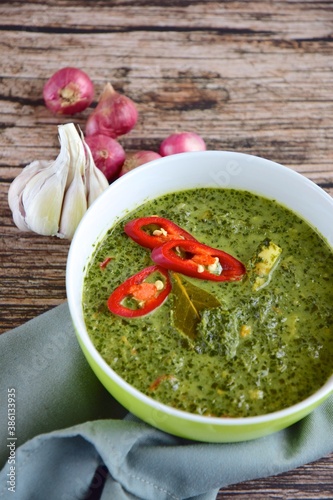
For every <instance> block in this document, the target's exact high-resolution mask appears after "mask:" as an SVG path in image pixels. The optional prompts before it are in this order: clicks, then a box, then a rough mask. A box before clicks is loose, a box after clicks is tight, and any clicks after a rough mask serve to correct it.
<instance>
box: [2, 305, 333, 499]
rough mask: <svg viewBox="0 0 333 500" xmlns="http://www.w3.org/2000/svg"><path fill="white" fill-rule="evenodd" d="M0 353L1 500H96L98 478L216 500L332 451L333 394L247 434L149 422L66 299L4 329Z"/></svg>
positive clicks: (118, 490)
mask: <svg viewBox="0 0 333 500" xmlns="http://www.w3.org/2000/svg"><path fill="white" fill-rule="evenodd" d="M0 352H1V367H0V376H1V389H0V390H1V396H0V401H1V406H0V423H1V425H0V434H1V436H0V437H1V448H0V449H1V467H2V470H1V472H0V499H1V500H3V499H7V498H8V499H9V498H10V499H11V498H13V491H14V490H15V492H16V496H14V498H19V499H20V500H46V499H47V500H72V499H82V500H83V499H88V498H90V499H92V498H93V496H94V492H96V491H97V490H98V489H99V491H100V488H101V485H104V488H103V490H102V494H101V499H102V500H110V499H112V500H113V499H115V500H123V499H126V500H128V499H131V500H133V499H138V498H139V499H144V500H150V499H151V500H164V499H165V500H180V499H196V500H215V498H216V496H217V493H218V490H219V488H220V487H223V486H227V485H230V484H235V483H237V482H241V481H245V480H249V479H254V478H259V477H267V476H270V475H274V474H278V473H280V472H284V471H287V470H290V469H293V468H295V467H297V466H299V465H301V464H304V463H308V462H311V461H313V460H316V459H318V458H320V457H322V456H324V455H326V454H327V453H330V452H332V451H333V433H332V424H333V396H331V397H330V398H329V399H328V400H326V402H325V403H324V404H322V405H321V406H320V407H319V408H318V409H316V410H315V411H314V412H312V414H311V415H309V416H308V417H306V418H304V419H303V420H302V421H301V422H298V423H297V424H295V425H293V426H292V427H289V428H288V429H285V430H283V431H280V432H277V433H275V434H273V435H271V436H267V437H264V438H260V439H256V440H253V441H248V442H242V443H232V444H207V443H200V442H196V441H189V440H185V439H180V438H177V437H174V436H171V435H169V434H167V433H164V432H161V431H159V430H157V429H154V428H153V427H150V426H149V425H147V424H145V423H143V422H141V421H140V420H139V419H137V418H136V417H134V416H132V415H131V414H128V413H127V412H126V410H124V409H123V408H122V407H121V406H120V405H119V404H118V403H117V402H116V401H115V400H114V399H113V398H112V397H111V396H110V395H109V394H108V393H107V392H106V391H105V390H104V388H103V387H102V386H101V384H100V383H99V381H98V380H97V379H96V377H95V375H94V374H93V372H92V371H91V369H90V367H89V365H88V364H87V362H86V361H85V358H84V357H83V355H82V353H81V351H80V348H79V346H78V343H77V340H76V337H75V333H74V330H73V327H72V323H71V319H70V315H69V311H68V307H67V304H66V303H65V304H62V305H61V306H58V307H56V308H54V309H52V310H51V311H49V312H47V313H45V314H43V315H41V316H39V317H38V318H35V319H33V320H31V321H29V322H28V323H26V324H25V325H23V326H20V327H18V328H16V329H15V330H12V331H10V332H7V333H5V334H3V335H1V336H0ZM9 409H10V411H9ZM8 423H9V424H10V425H9V424H8ZM10 432H11V433H12V435H11V434H10ZM11 488H12V491H11Z"/></svg>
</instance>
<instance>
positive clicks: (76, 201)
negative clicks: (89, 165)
mask: <svg viewBox="0 0 333 500" xmlns="http://www.w3.org/2000/svg"><path fill="white" fill-rule="evenodd" d="M86 211H87V199H86V193H85V186H84V183H83V180H82V176H81V173H80V171H79V170H75V172H74V177H73V180H72V182H71V183H70V185H69V187H68V189H67V191H66V193H65V196H64V200H63V206H62V211H61V219H60V227H59V231H58V233H57V236H59V238H68V239H72V238H73V236H74V233H75V230H76V228H77V226H78V225H79V222H80V220H81V219H82V217H83V216H84V214H85V213H86Z"/></svg>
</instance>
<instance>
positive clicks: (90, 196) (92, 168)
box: [82, 135, 109, 207]
mask: <svg viewBox="0 0 333 500" xmlns="http://www.w3.org/2000/svg"><path fill="white" fill-rule="evenodd" d="M82 142H83V144H84V147H85V150H86V170H85V175H86V180H87V182H86V186H87V193H86V194H87V202H88V207H90V205H91V204H92V203H93V202H94V201H95V200H96V198H98V196H99V195H100V194H101V193H102V192H103V191H105V189H106V188H108V187H109V182H108V180H107V178H106V177H105V175H104V174H103V172H102V171H101V170H100V169H99V168H97V167H96V165H95V162H94V159H93V156H92V153H91V150H90V148H89V146H88V144H87V143H86V142H85V140H84V138H83V135H82Z"/></svg>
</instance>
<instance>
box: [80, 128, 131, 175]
mask: <svg viewBox="0 0 333 500" xmlns="http://www.w3.org/2000/svg"><path fill="white" fill-rule="evenodd" d="M85 140H86V143H87V144H88V146H89V148H90V151H91V154H92V157H93V159H94V162H95V165H96V167H98V168H99V169H100V170H101V171H102V172H103V174H104V175H105V177H106V178H107V180H108V181H109V182H111V181H113V180H114V179H115V178H116V177H117V175H118V173H119V171H120V169H121V167H122V165H123V163H124V161H125V157H126V154H125V151H124V149H123V147H122V146H121V144H119V142H118V141H116V140H115V139H112V137H108V136H106V135H102V134H98V135H90V136H88V137H86V139H85Z"/></svg>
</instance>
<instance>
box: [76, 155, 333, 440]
mask: <svg viewBox="0 0 333 500" xmlns="http://www.w3.org/2000/svg"><path fill="white" fill-rule="evenodd" d="M197 187H220V188H223V189H225V188H235V189H242V190H247V191H251V192H253V193H256V194H259V195H262V196H264V197H266V198H269V199H274V200H276V201H278V202H279V203H280V204H282V205H285V206H286V207H288V208H290V209H291V210H292V211H294V212H295V213H296V214H298V215H300V216H301V217H302V218H303V219H305V220H306V221H307V222H308V223H309V224H310V225H312V226H313V227H315V228H316V229H317V231H318V232H319V233H320V234H321V235H322V236H323V237H324V238H325V239H326V240H327V242H328V244H329V245H330V246H331V247H333V229H332V225H331V220H332V214H333V200H332V198H331V197H330V196H329V195H328V194H327V193H325V192H324V191H323V190H322V189H320V188H319V187H318V186H317V185H315V184H314V183H312V182H311V181H310V180H308V179H307V178H305V177H303V176H302V175H300V174H297V173H296V172H294V171H293V170H291V169H289V168H287V167H283V166H281V165H279V164H276V163H274V162H271V161H269V160H265V159H262V158H258V157H254V156H249V155H245V154H240V153H232V152H218V151H205V152H198V153H185V154H179V155H173V156H169V157H165V158H162V159H159V160H155V161H153V162H151V163H148V164H146V165H143V166H141V167H139V168H137V169H135V170H133V171H132V172H129V173H128V174H126V175H125V176H123V177H121V178H120V179H118V180H117V181H115V182H114V183H113V184H112V185H111V186H110V187H109V188H108V189H107V190H106V191H105V192H104V193H102V195H101V196H100V197H99V198H98V199H97V200H96V201H95V203H94V204H93V205H92V207H91V208H90V209H89V210H88V211H87V213H86V215H85V216H84V218H83V219H82V221H81V223H80V225H79V227H78V229H77V231H76V233H75V236H74V238H73V241H72V244H71V248H70V252H69V256H68V265H67V297H68V303H69V308H70V313H71V316H72V319H73V323H74V326H75V329H76V332H77V336H78V340H79V342H80V345H81V347H82V349H83V351H84V353H85V355H86V357H87V359H88V361H89V363H90V364H91V366H92V368H93V369H94V371H95V373H96V374H97V376H98V377H99V378H100V380H101V381H102V383H103V384H104V385H105V386H106V387H107V388H108V390H110V392H112V393H113V395H114V396H115V397H116V398H117V399H119V400H120V402H121V403H122V404H124V406H126V407H127V408H128V409H130V411H132V412H133V413H135V414H137V415H138V416H139V417H140V418H143V419H144V420H146V421H148V422H149V423H152V424H153V425H155V426H157V427H159V428H162V429H163V430H167V431H168V432H172V433H174V434H178V435H182V436H184V437H189V438H193V439H197V438H198V439H202V440H208V441H237V440H240V439H251V438H253V437H258V436H259V435H263V434H265V433H269V432H273V431H275V430H278V429H279V428H282V427H285V426H287V425H290V424H291V423H293V422H294V421H296V420H298V419H299V418H302V417H303V416H304V415H305V414H307V413H308V412H309V411H311V409H313V408H314V407H315V406H316V405H317V404H319V402H320V401H322V400H323V399H324V398H326V397H327V396H328V394H329V393H330V392H331V391H332V390H333V377H332V378H331V379H330V380H329V381H328V382H327V383H326V384H325V386H324V387H323V388H322V389H321V390H320V391H317V393H315V394H314V395H312V396H311V397H310V398H308V400H306V401H303V402H301V403H299V404H298V405H295V407H292V408H289V409H286V410H282V411H280V412H276V413H275V414H268V415H263V416H259V417H248V418H247V419H212V418H209V417H202V416H199V415H190V414H186V413H185V412H181V411H178V410H174V409H172V408H168V407H165V406H164V405H161V404H159V403H156V402H155V401H154V400H152V399H151V398H148V397H146V396H144V395H143V394H141V393H140V392H139V391H136V390H135V389H134V388H133V387H131V386H129V385H128V384H126V382H124V381H123V379H121V378H120V377H118V376H117V375H116V374H115V373H114V372H113V370H111V368H110V367H108V365H107V364H106V363H105V362H104V360H103V359H102V358H101V356H100V355H99V353H98V352H97V351H96V350H95V348H94V346H93V344H92V342H91V341H90V338H89V336H88V334H87V332H86V329H85V324H84V320H83V314H82V305H81V297H82V286H83V278H84V269H85V266H86V264H87V262H88V261H89V258H90V256H91V254H92V251H93V250H94V247H95V245H96V242H98V241H99V240H101V239H102V238H103V236H104V235H105V233H106V231H107V230H108V229H109V228H110V227H111V226H113V225H114V224H115V223H116V222H117V221H118V220H119V219H121V218H122V217H123V216H124V215H125V214H127V213H128V212H130V211H132V210H133V209H135V208H136V207H138V206H139V205H141V204H143V203H144V202H146V201H147V200H149V199H153V198H156V197H158V196H161V195H163V194H166V193H170V192H174V191H180V190H184V189H192V188H197ZM124 394H126V396H124ZM152 411H153V412H154V415H155V416H154V417H153V418H152V417H151V415H152ZM157 414H159V415H163V418H161V417H159V419H157V421H156V415H157ZM165 415H168V418H167V419H166V418H165ZM229 420H230V422H229ZM244 420H246V424H245V423H244ZM189 421H191V422H192V423H193V426H194V427H193V429H192V431H189V432H186V430H185V428H182V423H183V422H187V423H188V422H189ZM208 422H209V423H208ZM194 424H195V425H194ZM244 424H245V427H244V429H245V431H244V433H242V432H241V433H240V434H239V429H240V426H244ZM198 425H199V428H198ZM200 425H203V426H204V427H203V428H200ZM251 426H252V427H253V429H255V430H254V431H253V432H252V431H251ZM215 427H216V428H215ZM222 427H229V429H228V432H227V434H225V432H224V431H220V428H222ZM179 429H181V430H179ZM212 429H213V430H212ZM216 429H217V430H216ZM235 429H237V430H235ZM237 432H238V434H237V435H236V433H237ZM198 436H199V437H198Z"/></svg>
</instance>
